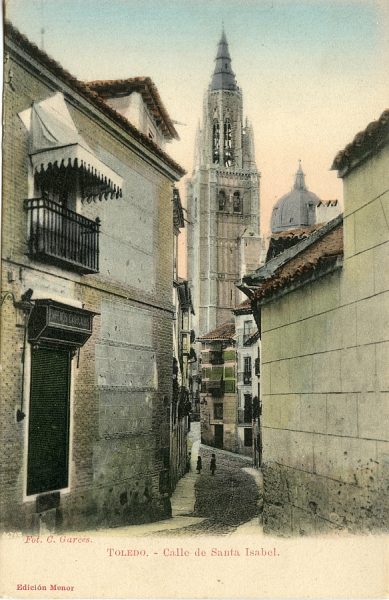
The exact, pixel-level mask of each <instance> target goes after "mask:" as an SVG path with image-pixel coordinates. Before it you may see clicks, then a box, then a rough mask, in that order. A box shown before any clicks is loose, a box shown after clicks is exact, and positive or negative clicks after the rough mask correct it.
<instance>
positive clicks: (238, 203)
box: [234, 192, 242, 213]
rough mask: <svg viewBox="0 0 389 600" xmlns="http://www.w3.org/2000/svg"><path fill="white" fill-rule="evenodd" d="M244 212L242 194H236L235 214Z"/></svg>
mask: <svg viewBox="0 0 389 600" xmlns="http://www.w3.org/2000/svg"><path fill="white" fill-rule="evenodd" d="M240 212H242V199H241V197H240V192H234V213H240Z"/></svg>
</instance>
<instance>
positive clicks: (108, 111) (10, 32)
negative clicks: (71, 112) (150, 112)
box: [4, 22, 186, 177]
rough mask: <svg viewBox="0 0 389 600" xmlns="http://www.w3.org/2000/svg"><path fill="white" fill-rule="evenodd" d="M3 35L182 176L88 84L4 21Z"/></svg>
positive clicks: (177, 167) (180, 169)
mask: <svg viewBox="0 0 389 600" xmlns="http://www.w3.org/2000/svg"><path fill="white" fill-rule="evenodd" d="M4 32H5V36H7V37H8V38H9V39H10V40H11V41H12V42H13V43H14V44H16V45H17V46H19V47H21V48H22V49H23V50H24V51H25V52H26V53H27V54H28V56H30V57H32V58H34V59H35V60H37V61H38V62H40V63H41V64H42V65H44V66H45V67H46V68H47V69H48V70H49V71H50V72H51V73H53V75H55V76H56V77H58V79H60V80H61V81H63V82H64V83H66V84H67V85H68V86H69V87H71V88H72V89H73V90H74V91H75V92H76V93H78V94H80V95H81V96H83V97H84V98H85V99H86V100H88V102H90V103H91V104H93V105H94V106H95V107H97V108H98V109H100V110H101V111H102V112H103V113H104V114H105V115H106V116H108V117H109V118H111V119H112V121H114V122H115V123H116V124H117V125H119V127H121V128H122V129H123V130H124V131H126V132H127V133H129V134H130V135H131V136H132V137H133V138H135V139H136V140H137V141H138V142H139V143H141V144H142V145H143V146H145V147H146V148H147V149H148V150H150V151H151V152H153V154H155V155H156V156H158V157H159V158H160V159H162V160H163V161H164V162H165V163H166V164H167V165H169V166H170V167H171V168H172V169H174V170H175V171H176V172H177V174H178V175H179V176H180V177H182V176H183V175H185V173H186V171H185V169H183V168H182V167H181V166H180V165H179V164H178V163H176V161H174V160H173V159H172V158H171V157H170V156H169V155H168V154H166V152H164V151H163V150H162V149H161V148H160V147H159V146H158V145H157V144H156V143H155V142H153V141H152V140H151V139H150V138H148V137H147V136H146V135H144V134H143V133H142V132H140V131H139V130H138V129H137V128H136V127H135V126H134V125H132V123H130V121H128V120H127V119H125V118H124V117H123V116H122V115H121V114H119V113H118V112H117V111H116V110H114V109H113V108H111V107H110V106H108V104H107V103H106V102H105V101H104V100H103V98H101V97H100V96H99V95H98V94H97V93H96V92H94V91H93V90H91V89H90V88H89V87H88V85H86V84H85V83H83V82H82V81H79V80H78V79H77V78H76V77H74V76H73V75H71V74H70V73H69V72H68V71H66V69H64V68H63V67H62V65H60V64H59V63H58V62H57V61H55V60H54V59H52V58H51V57H50V56H48V55H47V54H46V52H43V51H42V50H40V49H39V48H38V46H36V45H35V44H34V43H32V42H30V40H29V39H28V38H27V37H26V36H25V35H23V34H21V33H20V32H19V31H18V30H17V29H16V28H15V27H14V26H13V25H12V24H11V23H9V22H6V23H5V26H4Z"/></svg>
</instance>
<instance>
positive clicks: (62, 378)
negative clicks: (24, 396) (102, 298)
mask: <svg viewBox="0 0 389 600" xmlns="http://www.w3.org/2000/svg"><path fill="white" fill-rule="evenodd" d="M69 385H70V354H69V352H68V351H67V350H60V349H52V350H51V349H47V348H39V349H33V350H32V356H31V390H30V411H29V426H28V466H27V494H39V493H41V492H48V491H52V490H58V489H61V488H64V487H67V485H68V463H69Z"/></svg>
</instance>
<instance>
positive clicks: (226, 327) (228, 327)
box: [197, 322, 235, 342]
mask: <svg viewBox="0 0 389 600" xmlns="http://www.w3.org/2000/svg"><path fill="white" fill-rule="evenodd" d="M234 336H235V323H232V322H228V323H222V324H221V325H218V326H217V327H216V329H213V330H212V331H209V332H208V333H206V334H204V335H202V336H201V337H199V338H197V339H198V340H199V341H201V342H206V341H208V340H210V341H212V340H215V341H218V340H232V339H234Z"/></svg>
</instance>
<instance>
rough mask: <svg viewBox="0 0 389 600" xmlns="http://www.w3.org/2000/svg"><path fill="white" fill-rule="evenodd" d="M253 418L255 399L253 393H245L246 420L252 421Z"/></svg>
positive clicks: (247, 421) (246, 421)
mask: <svg viewBox="0 0 389 600" xmlns="http://www.w3.org/2000/svg"><path fill="white" fill-rule="evenodd" d="M252 420H253V399H252V395H251V394H245V395H244V422H245V423H251V421H252Z"/></svg>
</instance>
